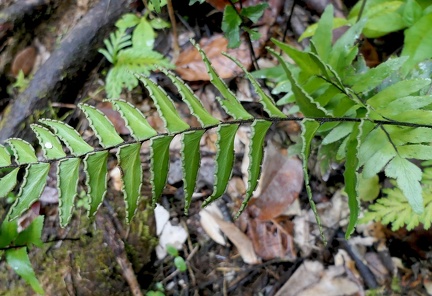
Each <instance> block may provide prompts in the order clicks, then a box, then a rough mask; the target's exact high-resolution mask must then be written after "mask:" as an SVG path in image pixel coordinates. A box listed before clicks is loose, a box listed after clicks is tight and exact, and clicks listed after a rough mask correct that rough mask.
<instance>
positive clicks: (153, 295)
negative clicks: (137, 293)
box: [146, 283, 165, 296]
mask: <svg viewBox="0 0 432 296" xmlns="http://www.w3.org/2000/svg"><path fill="white" fill-rule="evenodd" d="M155 288H156V290H152V291H148V292H147V293H146V296H165V293H164V291H165V289H164V287H163V285H162V283H156V287H155Z"/></svg>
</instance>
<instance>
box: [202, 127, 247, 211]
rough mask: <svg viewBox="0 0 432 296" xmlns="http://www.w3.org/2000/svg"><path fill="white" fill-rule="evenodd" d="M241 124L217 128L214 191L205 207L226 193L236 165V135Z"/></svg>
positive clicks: (206, 201)
mask: <svg viewBox="0 0 432 296" xmlns="http://www.w3.org/2000/svg"><path fill="white" fill-rule="evenodd" d="M238 127H239V124H221V125H220V126H219V127H218V129H217V136H218V137H217V140H216V147H217V153H216V168H215V183H214V186H213V193H212V195H211V196H210V197H208V198H207V199H206V200H205V201H204V203H203V207H205V206H207V205H209V204H210V203H211V202H213V201H215V200H216V199H218V198H219V197H221V196H222V194H224V192H225V189H226V187H227V186H228V181H229V179H230V177H231V171H232V168H233V165H234V137H235V135H236V132H237V129H238Z"/></svg>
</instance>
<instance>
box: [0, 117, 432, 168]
mask: <svg viewBox="0 0 432 296" xmlns="http://www.w3.org/2000/svg"><path fill="white" fill-rule="evenodd" d="M260 119H261V120H265V121H270V122H272V123H278V122H285V121H298V122H300V121H302V120H304V119H305V117H295V116H292V117H286V118H280V117H268V118H260ZM309 119H312V120H315V121H317V122H319V123H320V124H323V123H326V122H361V121H362V120H368V121H369V122H371V123H373V124H375V125H393V126H405V127H412V128H418V127H424V128H430V129H432V125H428V124H417V123H411V122H403V121H393V120H372V119H363V118H348V117H315V118H309ZM255 120H257V119H256V118H251V119H240V120H231V121H226V122H221V123H219V124H214V125H211V126H207V127H205V128H203V127H191V128H188V129H185V130H182V131H179V132H175V133H160V134H157V135H155V136H152V137H149V138H147V139H144V140H140V141H136V140H128V141H124V142H122V143H120V144H117V145H114V146H110V147H106V148H102V147H98V148H94V150H93V151H91V153H94V152H98V151H110V150H112V149H117V148H119V147H121V146H124V145H128V144H134V143H141V144H142V143H144V142H147V141H149V140H151V139H153V138H156V137H161V136H177V135H181V134H184V133H186V132H189V131H207V130H210V129H213V128H217V127H219V126H220V125H221V124H228V125H229V124H240V125H242V124H251V123H253V122H254V121H255ZM87 154H88V153H86V154H83V155H80V156H75V155H67V156H65V157H60V158H55V159H50V160H39V161H38V162H37V163H53V162H56V161H60V160H63V159H68V158H80V159H84V158H85V157H86V156H87ZM29 164H32V163H21V164H13V165H9V166H3V167H2V168H3V169H8V168H10V169H13V168H17V167H20V168H23V167H26V166H27V165H29Z"/></svg>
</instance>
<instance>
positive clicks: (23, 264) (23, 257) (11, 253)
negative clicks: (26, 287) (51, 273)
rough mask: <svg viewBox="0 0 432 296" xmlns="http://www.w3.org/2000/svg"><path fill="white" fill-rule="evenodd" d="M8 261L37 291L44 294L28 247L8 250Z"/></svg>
mask: <svg viewBox="0 0 432 296" xmlns="http://www.w3.org/2000/svg"><path fill="white" fill-rule="evenodd" d="M6 262H7V263H8V264H9V265H10V266H11V267H12V269H13V270H14V271H15V272H16V273H17V274H18V275H19V276H21V277H22V278H23V279H24V280H25V281H26V282H27V283H29V284H30V286H31V287H32V289H33V290H34V291H35V292H36V293H38V294H41V295H43V294H44V290H43V289H42V286H41V285H40V283H39V282H38V280H37V278H36V275H35V273H34V270H33V267H32V266H31V263H30V259H29V257H28V254H27V248H26V247H22V248H13V249H9V250H7V251H6Z"/></svg>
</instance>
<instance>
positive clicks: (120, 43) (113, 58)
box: [99, 30, 132, 64]
mask: <svg viewBox="0 0 432 296" xmlns="http://www.w3.org/2000/svg"><path fill="white" fill-rule="evenodd" d="M104 43H105V46H106V49H99V52H100V53H101V54H103V55H104V56H105V58H106V59H107V60H108V61H109V62H110V63H111V64H116V63H117V56H118V54H119V52H120V51H121V50H122V49H124V48H126V47H129V46H131V45H132V41H131V36H130V35H129V34H127V33H126V31H125V30H117V31H115V32H113V33H111V34H110V36H109V39H105V40H104Z"/></svg>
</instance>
